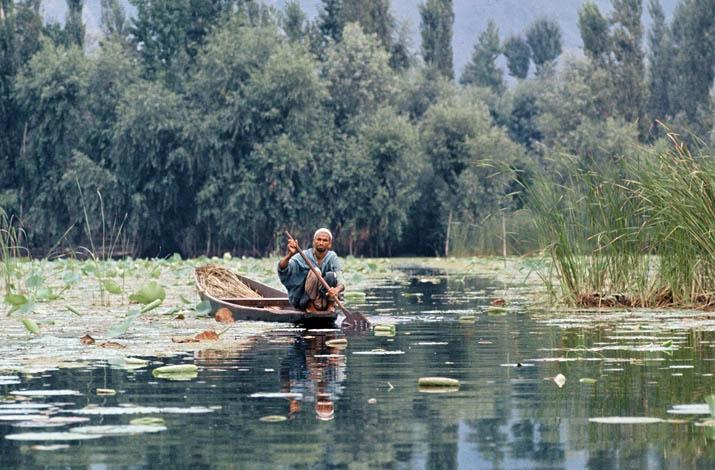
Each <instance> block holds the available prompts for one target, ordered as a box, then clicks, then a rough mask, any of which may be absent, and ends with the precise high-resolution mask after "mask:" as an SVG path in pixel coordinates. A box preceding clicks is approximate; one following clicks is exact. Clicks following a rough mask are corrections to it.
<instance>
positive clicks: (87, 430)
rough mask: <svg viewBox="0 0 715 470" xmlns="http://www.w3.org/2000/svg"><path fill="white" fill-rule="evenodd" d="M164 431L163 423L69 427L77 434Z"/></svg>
mask: <svg viewBox="0 0 715 470" xmlns="http://www.w3.org/2000/svg"><path fill="white" fill-rule="evenodd" d="M160 431H166V426H163V425H156V424H154V425H151V424H149V425H147V424H138V425H135V424H124V425H122V424H115V425H104V426H80V427H76V428H72V429H70V432H76V433H79V434H89V435H93V436H94V435H98V436H128V435H133V434H144V433H147V432H160Z"/></svg>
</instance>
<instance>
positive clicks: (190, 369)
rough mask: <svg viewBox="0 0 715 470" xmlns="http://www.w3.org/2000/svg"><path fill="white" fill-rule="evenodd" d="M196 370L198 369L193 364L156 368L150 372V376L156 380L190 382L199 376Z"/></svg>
mask: <svg viewBox="0 0 715 470" xmlns="http://www.w3.org/2000/svg"><path fill="white" fill-rule="evenodd" d="M198 370H199V368H198V367H197V366H196V365H195V364H177V365H173V366H163V367H157V368H156V369H154V370H153V371H151V375H153V376H154V377H156V378H157V379H166V380H191V379H194V378H196V377H197V376H198V375H199V373H198Z"/></svg>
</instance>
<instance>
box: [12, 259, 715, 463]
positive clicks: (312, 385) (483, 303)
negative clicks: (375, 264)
mask: <svg viewBox="0 0 715 470" xmlns="http://www.w3.org/2000/svg"><path fill="white" fill-rule="evenodd" d="M409 275H410V277H409V278H408V280H407V281H405V282H404V283H402V284H394V283H392V284H385V285H382V286H378V287H376V288H374V289H371V290H369V291H368V292H367V296H366V301H365V303H364V304H362V305H358V306H357V307H355V310H357V311H361V312H366V313H367V314H368V316H369V318H370V320H372V321H373V323H382V322H385V323H392V324H395V325H396V327H395V331H394V332H393V331H387V332H386V333H385V334H381V335H377V334H373V332H371V331H369V330H365V329H363V330H360V331H358V332H350V331H345V330H341V329H339V328H326V329H305V330H303V329H286V330H283V331H277V332H274V333H271V334H269V335H266V336H261V337H256V338H254V341H253V342H252V344H250V345H248V346H246V347H243V348H241V349H236V350H231V351H202V352H198V353H196V354H191V355H186V356H183V357H177V358H171V359H170V360H167V359H158V358H154V360H156V361H161V362H162V363H166V362H172V363H195V364H196V365H198V366H199V372H198V376H197V377H196V378H194V379H192V380H190V381H168V380H163V379H156V378H154V377H153V376H152V374H151V369H152V368H153V367H155V366H156V365H158V364H151V365H150V366H149V367H145V368H140V369H136V370H124V369H116V368H112V367H111V366H109V365H107V364H104V363H100V364H96V366H95V367H93V368H87V369H75V370H57V371H52V372H50V373H46V374H41V375H36V376H32V377H30V376H24V377H22V384H19V385H5V386H1V387H3V389H4V390H3V392H4V393H3V394H4V395H9V394H10V393H11V392H12V391H13V390H18V389H52V390H59V389H70V390H75V391H78V392H80V393H82V394H83V395H80V396H66V397H65V396H63V397H47V398H33V399H32V400H31V401H30V402H31V403H39V404H46V403H53V404H54V406H55V407H56V408H57V409H62V410H66V411H67V412H68V413H66V415H72V413H69V411H70V410H81V409H84V408H86V407H91V406H96V407H118V406H127V405H128V404H132V405H141V406H151V407H162V408H163V409H167V408H171V409H174V412H172V413H169V412H156V413H149V414H146V415H109V414H107V415H103V414H97V415H92V416H91V422H90V423H88V424H91V425H108V424H112V425H115V424H128V423H129V422H130V420H132V419H134V418H137V417H141V416H156V417H161V418H163V419H164V420H165V426H166V428H167V429H166V430H165V431H161V432H154V433H147V434H140V435H130V436H116V437H102V438H100V439H96V440H91V441H77V442H75V441H71V442H67V443H62V444H63V445H64V444H66V445H67V446H66V447H61V448H44V449H43V448H42V447H40V448H37V447H33V446H34V445H35V444H41V445H48V444H53V443H52V442H22V441H10V440H7V439H3V440H2V441H0V467H2V468H13V467H28V468H34V467H47V468H50V467H52V468H87V467H91V466H94V467H103V468H110V469H111V468H128V467H131V468H157V469H158V468H162V469H163V468H199V469H201V468H220V469H223V468H256V469H259V468H261V469H263V468H350V467H354V466H355V467H361V468H362V467H365V468H368V467H370V468H372V467H377V468H383V467H384V468H405V469H407V468H440V469H441V468H494V467H496V468H619V467H620V468H633V467H658V468H659V467H667V466H670V467H675V468H692V467H702V468H706V467H712V466H713V465H715V450H714V448H715V446H713V444H712V443H711V442H710V441H708V439H707V437H706V434H705V432H704V431H703V428H699V427H695V426H694V421H695V420H696V418H695V417H693V416H685V417H683V418H684V421H681V422H661V423H657V424H649V425H604V424H598V423H592V422H589V418H591V417H602V416H652V417H657V418H664V419H668V418H671V417H672V416H671V415H669V414H668V413H667V410H668V409H669V408H671V407H672V406H673V405H675V404H684V403H700V402H702V398H703V396H704V395H705V394H708V393H711V391H712V380H713V377H712V373H711V370H712V363H713V361H714V360H715V353H714V352H715V348H713V347H712V346H715V337H714V336H713V334H712V333H693V332H692V331H691V332H687V331H684V332H680V333H678V335H676V336H674V333H673V332H663V331H660V332H659V331H651V332H647V333H645V332H640V333H638V335H639V336H637V337H636V336H634V335H631V336H626V335H625V333H624V332H623V331H622V330H623V328H624V324H623V323H622V322H621V323H619V324H613V325H610V326H599V327H597V328H585V327H583V326H574V327H568V328H557V327H555V326H552V325H549V324H546V323H545V322H543V321H538V320H537V319H535V318H534V315H531V314H527V313H528V312H527V311H526V310H525V307H523V306H521V305H519V304H518V302H514V303H510V305H509V306H508V308H507V309H503V310H500V311H497V312H494V311H490V310H489V301H490V299H491V298H493V297H495V296H497V295H501V294H502V293H503V292H504V286H502V285H500V284H499V283H496V282H494V281H491V280H489V279H488V278H486V277H479V276H448V275H446V274H444V273H440V272H434V271H410V272H409ZM351 309H352V307H351ZM464 318H471V320H469V321H464ZM619 335H620V336H619ZM648 335H650V336H649V337H658V338H660V337H659V336H658V335H661V336H662V337H663V338H667V337H671V338H674V341H675V342H676V343H677V344H678V345H679V347H678V348H677V349H673V350H672V351H668V352H667V353H665V352H663V351H654V352H647V351H646V352H643V351H639V350H638V349H637V348H635V347H633V346H634V345H636V346H637V345H641V344H647V342H648V341H650V342H662V341H661V340H660V339H658V338H656V339H633V338H641V337H647V336H648ZM336 340H337V341H336ZM644 342H645V343H644ZM619 347H621V349H617V348H619ZM609 348H613V349H609ZM557 374H562V375H564V376H565V378H566V383H565V384H564V385H563V387H558V386H557V385H556V384H555V383H554V381H553V380H551V379H549V378H553V377H554V376H556V375H557ZM424 376H444V377H450V378H455V379H458V380H459V381H460V386H459V388H458V390H452V391H449V392H448V393H426V392H427V390H422V389H420V388H419V387H418V386H417V380H418V378H420V377H424ZM580 378H593V379H595V382H589V383H583V382H581V381H580V380H579V379H580ZM545 379H548V380H545ZM97 388H112V389H115V390H117V392H118V393H117V394H116V395H113V396H98V395H96V393H95V391H96V389H97ZM189 407H203V409H204V410H208V411H204V412H201V413H191V414H182V413H180V412H177V411H176V409H187V408H189ZM7 411H8V410H7V409H3V408H0V418H2V416H3V415H5V414H6V412H7ZM56 414H57V415H65V414H63V413H59V412H57V413H56ZM13 423H16V422H13V421H3V420H2V419H0V433H2V434H4V435H7V434H13V433H18V432H25V431H23V430H21V429H19V428H17V427H15V426H13ZM72 426H74V425H70V426H65V427H63V428H58V429H60V430H67V429H69V428H71V427H72ZM41 430H42V431H54V430H57V429H55V428H53V429H41Z"/></svg>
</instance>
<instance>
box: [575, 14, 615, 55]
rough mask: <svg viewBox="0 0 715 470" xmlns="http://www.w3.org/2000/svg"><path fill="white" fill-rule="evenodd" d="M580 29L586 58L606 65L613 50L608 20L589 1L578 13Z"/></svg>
mask: <svg viewBox="0 0 715 470" xmlns="http://www.w3.org/2000/svg"><path fill="white" fill-rule="evenodd" d="M578 27H579V30H580V32H581V41H583V49H584V52H585V53H586V56H588V57H589V58H590V59H591V60H593V61H595V62H596V63H601V64H605V63H606V62H607V61H608V55H609V53H610V50H611V37H610V33H609V24H608V19H607V18H605V17H604V16H603V15H602V14H601V12H600V10H599V9H598V7H597V6H596V5H595V4H594V3H592V2H590V1H587V2H586V3H584V4H583V6H582V7H581V8H580V9H579V11H578Z"/></svg>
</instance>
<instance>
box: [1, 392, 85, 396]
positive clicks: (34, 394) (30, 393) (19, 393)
mask: <svg viewBox="0 0 715 470" xmlns="http://www.w3.org/2000/svg"><path fill="white" fill-rule="evenodd" d="M10 393H11V394H12V395H21V396H23V397H65V396H74V395H82V394H81V393H79V392H78V391H77V390H13V391H12V392H10Z"/></svg>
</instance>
